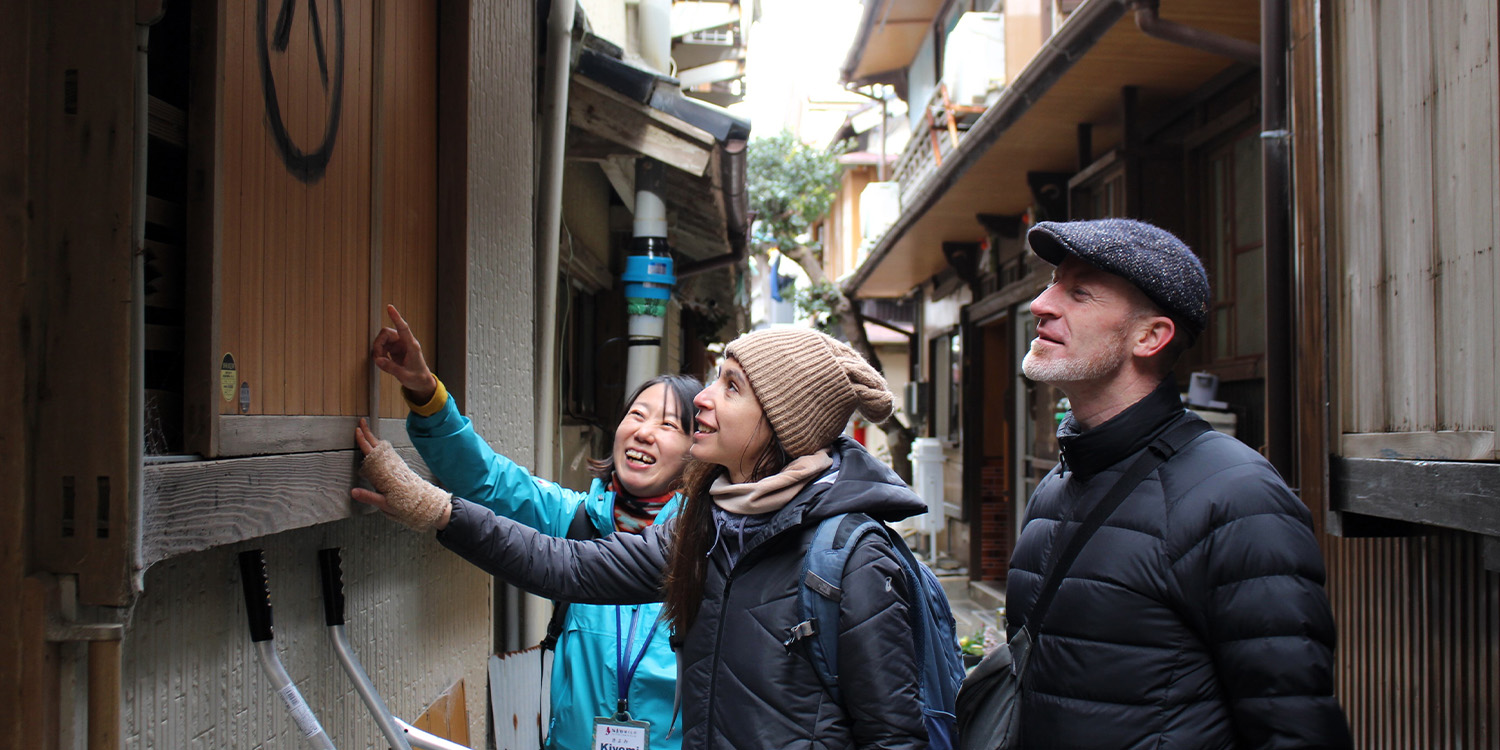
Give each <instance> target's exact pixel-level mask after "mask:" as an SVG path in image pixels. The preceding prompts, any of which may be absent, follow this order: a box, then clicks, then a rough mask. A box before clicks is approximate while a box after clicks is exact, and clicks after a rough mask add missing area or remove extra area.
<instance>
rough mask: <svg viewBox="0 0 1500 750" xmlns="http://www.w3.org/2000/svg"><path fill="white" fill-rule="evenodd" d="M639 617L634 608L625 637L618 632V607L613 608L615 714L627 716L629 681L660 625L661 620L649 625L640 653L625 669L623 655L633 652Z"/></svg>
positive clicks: (638, 612) (658, 619)
mask: <svg viewBox="0 0 1500 750" xmlns="http://www.w3.org/2000/svg"><path fill="white" fill-rule="evenodd" d="M640 616H641V608H640V607H636V608H635V609H634V610H633V611H631V613H630V635H629V636H628V637H627V636H625V635H624V634H623V633H621V632H620V607H618V606H616V607H615V662H616V669H615V678H616V680H617V681H618V684H619V689H620V692H619V698H618V704H617V709H616V713H617V714H628V713H629V706H630V681H631V680H633V679H635V670H636V668H637V667H639V666H641V659H644V658H646V649H648V648H651V639H652V638H654V637H656V628H657V626H658V625H661V618H657V619H656V622H653V623H651V630H649V631H647V633H646V641H645V642H644V643H642V644H641V650H640V653H637V654H636V655H635V660H634V661H632V662H631V663H630V668H629V669H628V670H627V669H626V668H625V655H626V654H627V653H629V652H631V651H633V650H634V646H635V626H636V623H637V622H638V621H639V618H640Z"/></svg>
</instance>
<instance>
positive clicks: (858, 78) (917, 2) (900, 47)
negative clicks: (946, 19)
mask: <svg viewBox="0 0 1500 750" xmlns="http://www.w3.org/2000/svg"><path fill="white" fill-rule="evenodd" d="M944 2H945V0H865V10H864V13H863V14H862V15H861V17H860V20H859V30H858V31H857V32H856V33H855V36H854V43H853V44H852V45H850V47H849V55H848V57H846V58H845V59H844V66H843V68H842V69H841V72H842V74H843V79H844V82H845V83H854V84H860V85H863V84H866V83H891V82H893V80H894V77H895V76H898V75H900V74H901V71H903V70H905V69H906V67H907V66H909V65H911V61H912V60H915V59H916V57H917V50H918V49H920V48H921V47H922V40H923V39H924V38H925V37H926V36H927V32H928V31H929V30H930V29H931V28H932V21H933V19H935V18H937V14H938V11H940V10H942V7H943V3H944Z"/></svg>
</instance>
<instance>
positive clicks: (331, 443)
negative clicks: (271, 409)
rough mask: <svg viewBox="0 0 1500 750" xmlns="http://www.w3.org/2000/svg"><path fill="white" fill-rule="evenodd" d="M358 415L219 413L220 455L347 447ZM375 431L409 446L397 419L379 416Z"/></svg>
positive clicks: (396, 443) (393, 441) (351, 444)
mask: <svg viewBox="0 0 1500 750" xmlns="http://www.w3.org/2000/svg"><path fill="white" fill-rule="evenodd" d="M358 422H359V417H284V416H237V415H236V416H231V415H225V416H222V417H219V441H220V442H219V455H220V456H231V457H235V456H260V455H266V454H275V453H311V452H314V451H338V450H348V449H350V448H352V447H354V425H355V424H357V423H358ZM375 429H376V434H377V435H379V436H380V437H381V438H384V439H386V440H389V441H391V444H392V445H395V446H396V447H398V448H399V447H402V446H409V445H411V440H410V439H408V438H407V437H406V427H405V424H404V423H403V421H402V420H399V419H381V420H378V421H377V423H376V425H375Z"/></svg>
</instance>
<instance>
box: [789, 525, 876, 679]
mask: <svg viewBox="0 0 1500 750" xmlns="http://www.w3.org/2000/svg"><path fill="white" fill-rule="evenodd" d="M884 528H885V527H884V526H883V525H882V524H881V523H880V522H879V521H876V520H875V519H873V518H870V517H869V516H867V515H865V514H863V513H843V514H840V515H836V516H830V517H828V518H825V519H823V520H822V521H821V522H819V523H818V527H817V530H816V531H814V532H813V540H812V544H810V545H809V546H808V548H807V554H806V555H805V556H804V557H803V558H802V575H801V581H800V582H799V583H798V589H799V591H798V600H799V604H800V612H801V614H802V618H803V619H802V621H801V622H799V623H797V624H796V625H793V626H792V627H790V628H787V638H786V640H784V641H782V645H783V646H785V647H786V648H787V650H791V649H792V647H793V646H795V645H796V644H797V642H798V641H801V640H803V639H807V638H811V639H812V640H811V641H810V642H809V644H808V646H809V648H810V649H811V652H812V653H811V656H812V659H811V660H812V665H813V669H814V671H816V672H817V674H818V679H819V680H820V681H821V682H822V683H823V686H824V687H826V688H827V689H828V692H829V693H830V694H832V695H833V698H834V700H835V701H839V700H841V696H840V694H839V687H838V674H839V602H840V601H841V600H842V599H843V598H844V590H843V584H844V564H845V563H847V562H848V561H849V553H850V552H852V551H853V550H854V547H855V546H856V545H857V544H858V543H859V540H860V539H861V538H863V537H864V535H865V534H869V533H877V532H880V531H881V530H883V529H884Z"/></svg>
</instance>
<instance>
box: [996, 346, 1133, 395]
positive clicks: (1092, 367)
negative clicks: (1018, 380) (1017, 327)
mask: <svg viewBox="0 0 1500 750" xmlns="http://www.w3.org/2000/svg"><path fill="white" fill-rule="evenodd" d="M1036 341H1037V340H1036V339H1032V340H1031V350H1030V351H1028V352H1026V357H1025V358H1024V359H1022V360H1021V372H1022V373H1024V374H1025V375H1026V377H1028V378H1031V379H1032V380H1035V381H1036V382H1038V383H1046V384H1048V385H1061V384H1063V383H1079V382H1083V381H1089V380H1103V379H1104V378H1106V377H1108V376H1109V375H1113V374H1114V373H1115V372H1117V371H1119V369H1120V366H1121V365H1123V364H1124V363H1125V359H1126V356H1127V355H1128V354H1129V350H1128V348H1127V346H1126V342H1125V339H1124V337H1121V338H1120V339H1118V340H1117V341H1116V342H1115V346H1114V348H1113V349H1111V350H1108V351H1104V352H1101V353H1100V354H1099V356H1097V357H1094V358H1091V359H1076V358H1070V359H1062V360H1058V359H1043V358H1042V357H1040V356H1038V355H1037V345H1036Z"/></svg>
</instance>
